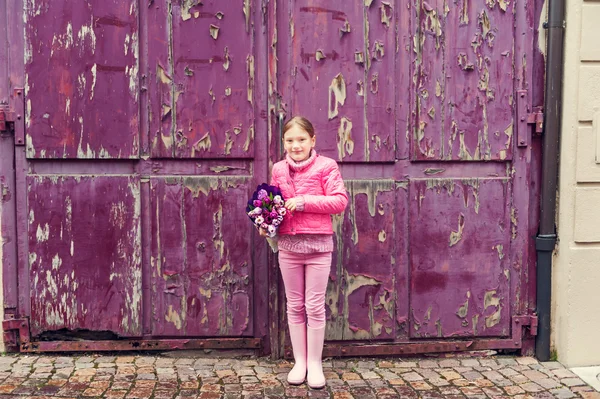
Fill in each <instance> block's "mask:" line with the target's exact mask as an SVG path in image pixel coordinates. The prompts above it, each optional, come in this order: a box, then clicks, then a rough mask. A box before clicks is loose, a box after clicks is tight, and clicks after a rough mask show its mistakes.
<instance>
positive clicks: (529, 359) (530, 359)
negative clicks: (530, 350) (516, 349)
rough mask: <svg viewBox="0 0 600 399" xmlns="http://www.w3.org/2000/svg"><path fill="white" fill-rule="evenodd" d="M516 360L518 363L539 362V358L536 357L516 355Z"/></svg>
mask: <svg viewBox="0 0 600 399" xmlns="http://www.w3.org/2000/svg"><path fill="white" fill-rule="evenodd" d="M515 360H516V361H517V363H519V364H522V365H529V364H538V363H539V362H538V360H537V359H536V358H534V357H516V358H515Z"/></svg>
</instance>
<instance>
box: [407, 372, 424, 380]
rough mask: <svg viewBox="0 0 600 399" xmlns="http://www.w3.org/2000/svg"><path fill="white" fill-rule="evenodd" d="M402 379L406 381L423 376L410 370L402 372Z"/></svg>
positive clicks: (419, 378) (420, 378) (421, 378)
mask: <svg viewBox="0 0 600 399" xmlns="http://www.w3.org/2000/svg"><path fill="white" fill-rule="evenodd" d="M402 379H404V380H405V381H408V382H413V381H422V380H424V378H423V377H422V376H421V375H419V374H418V373H416V372H414V371H411V372H410V373H405V374H402Z"/></svg>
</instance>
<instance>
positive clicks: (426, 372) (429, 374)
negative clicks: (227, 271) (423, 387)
mask: <svg viewBox="0 0 600 399" xmlns="http://www.w3.org/2000/svg"><path fill="white" fill-rule="evenodd" d="M419 374H421V376H422V377H423V378H426V379H430V378H440V374H439V373H438V372H436V371H433V369H421V370H419Z"/></svg>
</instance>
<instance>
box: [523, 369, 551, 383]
mask: <svg viewBox="0 0 600 399" xmlns="http://www.w3.org/2000/svg"><path fill="white" fill-rule="evenodd" d="M521 374H523V375H524V376H525V377H527V378H529V379H530V380H531V381H535V380H541V379H544V378H546V374H544V373H540V372H539V371H537V370H526V371H523V372H522V373H521Z"/></svg>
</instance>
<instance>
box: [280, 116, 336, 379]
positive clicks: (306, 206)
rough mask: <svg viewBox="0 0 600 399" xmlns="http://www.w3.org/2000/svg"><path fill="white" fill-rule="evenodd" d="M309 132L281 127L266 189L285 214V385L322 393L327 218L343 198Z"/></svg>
mask: <svg viewBox="0 0 600 399" xmlns="http://www.w3.org/2000/svg"><path fill="white" fill-rule="evenodd" d="M315 141H316V137H315V131H314V128H313V126H312V124H311V123H310V122H309V121H308V120H307V119H306V118H303V117H300V116H297V117H295V118H292V119H291V120H289V121H288V122H287V123H286V124H285V125H284V127H283V146H284V148H285V151H286V156H285V159H284V160H283V161H280V162H278V163H276V164H275V165H273V172H272V180H271V185H274V186H278V187H279V188H280V190H281V192H282V194H283V197H284V198H286V202H285V207H286V208H287V209H288V211H289V212H290V215H288V216H286V218H285V219H284V221H283V223H282V224H281V226H280V227H279V232H278V235H279V268H280V270H281V275H282V277H283V283H284V286H285V296H286V299H287V316H288V327H289V331H290V339H291V341H292V348H293V352H294V361H295V364H294V367H293V368H292V370H291V371H290V372H289V374H288V382H289V383H290V384H293V385H298V384H302V383H303V382H304V379H305V378H306V380H307V383H308V386H309V387H311V388H323V387H324V386H325V376H324V375H323V368H322V364H321V355H322V353H323V341H324V338H325V290H326V289H327V281H328V279H329V270H330V268H331V253H332V251H333V230H332V222H331V215H332V214H337V213H341V212H343V211H344V209H345V208H346V205H347V203H348V195H347V193H346V189H345V187H344V182H343V181H342V177H341V175H340V171H339V169H338V166H337V163H336V162H335V161H334V160H333V159H331V158H327V157H324V156H319V155H317V153H316V152H315V150H314V147H315Z"/></svg>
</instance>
